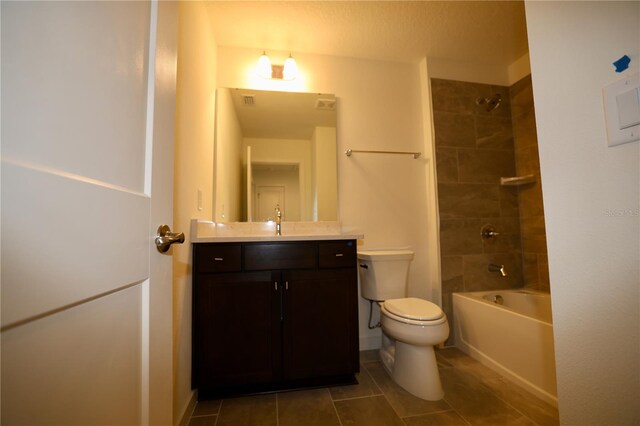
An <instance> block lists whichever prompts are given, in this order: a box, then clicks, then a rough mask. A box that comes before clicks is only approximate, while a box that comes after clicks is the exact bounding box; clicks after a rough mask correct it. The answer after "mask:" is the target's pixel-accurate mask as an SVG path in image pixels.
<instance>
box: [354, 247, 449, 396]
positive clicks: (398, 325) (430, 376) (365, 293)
mask: <svg viewBox="0 0 640 426" xmlns="http://www.w3.org/2000/svg"><path fill="white" fill-rule="evenodd" d="M413 254H414V253H413V251H411V250H366V251H358V265H359V268H358V270H359V275H360V293H361V295H362V297H363V298H365V299H367V300H370V301H373V302H377V303H378V305H379V306H380V323H381V325H382V347H381V348H380V359H381V360H382V363H383V365H384V367H385V369H386V370H387V372H388V373H389V375H390V376H391V378H392V379H393V381H395V382H396V383H397V384H398V385H400V386H401V387H403V388H404V389H405V390H407V391H408V392H409V393H411V394H413V395H415V396H417V397H418V398H422V399H426V400H428V401H437V400H439V399H442V397H443V396H444V391H443V390H442V384H441V382H440V374H439V373H438V364H437V362H436V356H435V352H434V349H433V348H434V346H435V345H439V344H440V343H443V342H444V341H445V340H447V337H448V336H449V323H448V322H447V317H446V315H445V314H444V312H443V311H442V309H440V307H439V306H438V305H436V304H434V303H431V302H429V301H427V300H424V299H418V298H415V297H407V278H408V275H409V264H410V263H411V260H412V259H413Z"/></svg>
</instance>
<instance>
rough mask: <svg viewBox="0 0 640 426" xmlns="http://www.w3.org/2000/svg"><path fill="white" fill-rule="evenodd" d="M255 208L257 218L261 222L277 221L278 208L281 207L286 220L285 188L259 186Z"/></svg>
mask: <svg viewBox="0 0 640 426" xmlns="http://www.w3.org/2000/svg"><path fill="white" fill-rule="evenodd" d="M255 206H256V214H255V218H256V220H257V221H259V222H263V221H267V220H276V206H279V207H280V211H281V212H282V218H283V220H284V219H285V218H286V217H287V216H286V209H285V205H284V186H257V187H256V203H255Z"/></svg>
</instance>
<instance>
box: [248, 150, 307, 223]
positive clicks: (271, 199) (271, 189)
mask: <svg viewBox="0 0 640 426" xmlns="http://www.w3.org/2000/svg"><path fill="white" fill-rule="evenodd" d="M251 169H252V171H251V177H252V185H251V186H252V188H251V191H252V197H251V202H252V204H253V209H252V213H253V214H252V216H253V220H254V221H256V222H264V221H267V220H275V208H276V205H279V206H280V211H281V212H282V220H286V221H300V220H301V215H300V212H301V201H302V200H301V196H300V187H301V184H300V179H301V178H300V166H299V165H298V164H280V163H255V162H253V163H252V164H251Z"/></svg>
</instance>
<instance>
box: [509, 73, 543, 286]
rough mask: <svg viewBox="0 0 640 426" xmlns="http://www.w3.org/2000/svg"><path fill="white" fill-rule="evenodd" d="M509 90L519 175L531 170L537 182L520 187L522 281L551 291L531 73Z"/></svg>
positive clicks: (527, 284) (527, 173) (530, 172)
mask: <svg viewBox="0 0 640 426" xmlns="http://www.w3.org/2000/svg"><path fill="white" fill-rule="evenodd" d="M509 92H510V93H511V116H512V122H513V136H514V143H515V155H516V171H517V173H518V175H519V176H523V175H529V174H532V175H534V176H535V183H533V184H529V185H524V186H521V187H519V188H518V205H519V210H520V230H521V235H522V273H523V281H524V286H525V287H527V288H531V289H534V290H540V291H545V292H549V266H548V261H547V237H546V232H545V225H544V207H543V204H542V186H541V178H540V159H539V157H538V138H537V135H536V118H535V114H534V108H533V88H532V86H531V76H530V75H529V76H527V77H525V78H523V79H522V80H520V81H518V82H517V83H515V84H514V85H513V86H511V87H510V89H509Z"/></svg>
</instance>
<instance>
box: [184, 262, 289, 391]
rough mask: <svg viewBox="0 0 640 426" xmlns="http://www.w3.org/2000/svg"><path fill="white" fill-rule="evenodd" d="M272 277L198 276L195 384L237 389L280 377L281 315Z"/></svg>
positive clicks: (254, 274) (260, 274) (253, 274)
mask: <svg viewBox="0 0 640 426" xmlns="http://www.w3.org/2000/svg"><path fill="white" fill-rule="evenodd" d="M277 275H278V276H279V274H277ZM276 281H277V279H276V276H275V275H274V274H272V273H271V272H268V271H267V272H250V273H229V274H201V275H200V276H199V277H198V280H197V283H196V286H195V291H196V294H194V334H193V337H194V368H193V385H194V387H199V388H201V389H212V388H214V387H219V388H220V387H230V386H233V387H239V386H243V385H253V384H261V383H267V382H272V381H275V380H277V379H279V377H280V372H281V349H280V348H281V328H280V316H281V313H280V288H279V285H278V286H277V288H276Z"/></svg>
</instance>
